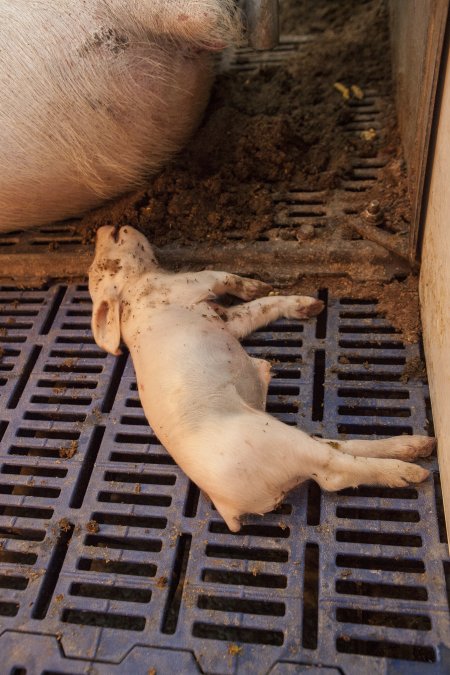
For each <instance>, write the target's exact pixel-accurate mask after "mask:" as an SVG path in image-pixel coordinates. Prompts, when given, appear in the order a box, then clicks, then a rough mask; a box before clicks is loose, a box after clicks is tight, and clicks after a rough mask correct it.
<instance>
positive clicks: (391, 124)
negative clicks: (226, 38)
mask: <svg viewBox="0 0 450 675" xmlns="http://www.w3.org/2000/svg"><path fill="white" fill-rule="evenodd" d="M281 7H282V29H283V31H284V32H285V33H294V34H303V33H308V34H309V35H310V36H313V37H314V36H317V40H316V39H313V40H311V41H310V42H306V43H305V44H302V45H301V46H300V47H299V49H298V50H297V51H293V52H292V55H291V56H290V57H289V58H287V59H286V61H285V62H283V65H276V66H275V65H263V66H260V67H259V68H258V69H256V70H254V71H246V70H243V71H242V70H232V71H230V72H226V73H222V74H220V75H218V77H217V79H216V82H215V85H214V89H213V93H212V97H211V101H210V105H209V107H208V110H207V111H206V114H205V117H204V121H203V124H202V126H201V128H200V129H199V130H198V132H197V133H196V134H195V136H194V137H193V139H192V140H191V142H190V143H189V145H188V146H187V147H186V148H185V149H184V150H183V151H182V152H181V153H180V154H179V155H177V156H176V157H175V158H174V160H173V161H172V163H171V164H170V165H169V166H166V167H165V168H164V169H163V170H162V171H161V172H160V173H159V174H158V175H156V176H154V177H152V178H149V180H148V184H147V185H146V186H145V187H144V188H143V189H142V190H139V191H137V192H135V193H133V194H130V195H127V196H125V197H122V198H120V199H118V200H117V201H116V202H115V203H112V204H108V205H107V206H105V207H103V208H102V209H99V210H97V211H95V212H92V213H90V214H88V215H87V216H86V217H85V218H84V219H83V221H82V222H81V225H80V226H79V229H80V234H81V236H82V238H83V239H84V241H90V240H91V239H92V237H93V234H94V232H95V229H96V228H97V227H98V226H100V225H104V224H114V225H125V224H129V225H133V226H137V227H139V228H140V229H141V230H142V231H143V232H145V234H147V236H148V237H149V239H150V242H151V243H152V244H155V245H156V246H164V245H168V244H171V243H176V244H177V245H186V244H199V243H203V242H210V243H211V244H220V243H224V242H226V241H230V240H247V241H253V240H258V239H267V238H270V236H268V235H267V234H266V233H268V232H269V233H270V232H271V231H273V228H274V224H275V222H276V220H277V214H279V213H280V211H281V210H282V206H280V205H277V200H276V199H274V195H277V194H278V193H281V194H282V193H283V192H285V191H286V190H288V189H292V188H293V187H297V188H301V189H302V190H314V191H325V193H327V192H329V191H331V190H333V189H335V188H336V187H338V186H339V185H340V183H341V181H342V180H345V179H346V178H349V177H351V171H352V164H351V160H352V158H354V157H355V156H356V155H358V154H362V155H364V156H367V157H375V156H377V154H378V153H380V152H382V154H383V156H384V158H385V160H386V162H387V164H386V168H385V169H384V170H383V171H384V173H385V174H386V176H385V178H386V180H387V181H388V182H389V185H388V186H387V187H384V184H385V181H384V180H379V181H377V184H376V185H375V186H374V188H373V190H372V191H369V192H366V193H364V194H358V193H354V194H352V195H351V205H352V207H353V208H354V210H355V211H359V210H363V208H364V205H365V204H367V202H368V200H370V199H372V198H377V199H380V200H381V201H382V203H383V205H384V206H385V213H386V223H385V226H386V227H387V229H390V230H394V231H398V229H400V230H401V229H404V228H407V226H408V220H409V211H408V208H409V203H408V200H407V199H406V197H405V194H406V193H405V180H404V169H403V164H402V160H401V155H400V154H399V149H398V147H399V146H398V137H397V133H396V129H395V114H394V110H393V107H392V106H390V104H387V110H386V111H385V115H384V117H385V120H384V124H383V129H382V131H380V132H376V133H375V136H374V138H372V139H370V140H364V138H363V137H362V136H361V135H360V134H358V133H355V134H348V133H346V132H345V124H346V122H348V121H349V120H350V119H351V116H352V114H353V108H352V104H353V103H355V98H354V97H353V99H352V97H350V99H349V100H345V99H344V98H343V96H342V94H341V93H340V92H339V91H338V90H337V89H336V88H335V85H336V83H344V84H345V86H347V87H351V85H356V87H357V88H358V89H357V90H360V91H361V92H362V94H363V96H364V92H365V91H366V90H377V92H379V94H380V95H384V94H387V93H389V92H391V90H392V84H391V79H390V63H389V44H388V31H387V15H386V9H385V4H384V2H382V0H369V1H368V2H361V1H360V0H346V1H345V2H342V0H302V2H295V1H294V0H292V1H289V2H283V3H282V5H281ZM283 17H284V18H283ZM398 223H400V224H399V225H398ZM333 227H335V225H331V230H332V228H333ZM331 234H332V231H330V229H328V230H326V229H325V230H324V231H323V232H322V235H321V236H330V235H331ZM292 236H293V235H292ZM293 237H294V236H293Z"/></svg>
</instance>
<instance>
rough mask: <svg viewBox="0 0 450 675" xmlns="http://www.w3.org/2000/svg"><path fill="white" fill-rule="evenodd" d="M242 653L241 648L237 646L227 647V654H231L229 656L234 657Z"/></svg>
mask: <svg viewBox="0 0 450 675" xmlns="http://www.w3.org/2000/svg"><path fill="white" fill-rule="evenodd" d="M241 651H242V647H239V646H238V645H228V653H229V654H231V656H236V655H237V654H240V653H241Z"/></svg>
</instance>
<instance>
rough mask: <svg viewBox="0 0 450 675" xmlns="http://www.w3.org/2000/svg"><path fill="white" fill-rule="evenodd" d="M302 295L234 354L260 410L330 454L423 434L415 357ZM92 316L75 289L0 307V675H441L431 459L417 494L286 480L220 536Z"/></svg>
mask: <svg viewBox="0 0 450 675" xmlns="http://www.w3.org/2000/svg"><path fill="white" fill-rule="evenodd" d="M319 295H320V297H321V298H322V299H324V300H326V301H327V300H328V302H327V310H326V312H324V313H323V314H322V315H321V316H319V317H318V318H317V320H312V321H309V322H305V323H301V322H295V321H280V322H277V323H275V324H272V325H271V326H270V327H269V328H268V329H266V330H262V331H258V332H257V333H254V334H253V335H252V336H251V337H250V338H248V339H247V340H246V342H245V345H246V348H247V349H248V351H249V352H250V353H251V354H254V355H257V356H263V357H265V358H269V359H270V360H271V361H272V363H273V373H274V379H273V381H272V383H271V386H270V391H269V399H268V410H269V411H270V412H271V413H273V414H274V415H276V416H277V417H279V418H280V419H281V420H283V421H285V422H286V423H288V424H293V425H295V424H298V425H299V426H301V427H302V428H303V429H305V430H307V431H309V432H311V433H314V434H319V435H322V436H324V437H330V438H332V437H334V436H338V435H345V436H347V437H360V436H372V435H374V434H376V435H378V436H382V435H395V434H401V433H411V432H413V433H427V432H428V430H429V429H430V424H429V418H430V412H429V401H428V398H427V397H428V393H427V388H426V386H425V385H424V384H423V383H422V382H421V381H419V380H409V381H407V378H406V377H405V364H407V363H408V362H409V361H410V360H411V359H417V358H418V357H420V354H419V350H418V347H417V345H406V344H404V343H403V342H402V339H401V335H399V334H398V333H397V332H396V331H395V329H393V328H392V326H390V325H389V324H388V323H387V322H386V320H385V319H383V318H382V317H381V316H379V315H378V314H377V303H376V300H375V299H373V298H367V299H366V300H355V299H352V298H328V297H327V292H326V290H325V289H322V290H320V291H319ZM90 310H91V308H90V300H89V296H88V292H87V289H86V287H85V286H69V287H64V286H55V287H52V288H49V289H45V290H35V291H20V290H18V289H14V288H3V289H0V345H1V351H0V354H1V359H0V436H1V450H0V653H1V655H2V665H1V666H0V672H1V673H6V674H7V675H12V674H14V675H31V674H33V675H34V674H36V675H44V674H45V675H56V674H57V673H66V674H68V673H70V674H71V675H81V674H82V673H83V674H86V673H99V674H102V675H103V674H106V673H108V674H109V673H121V674H125V673H127V674H128V673H133V674H134V673H136V674H141V673H142V674H146V675H147V674H148V675H150V674H154V673H158V674H161V673H163V674H165V673H173V672H177V671H178V672H180V673H183V674H190V673H197V672H203V673H211V674H224V675H225V674H229V673H236V674H238V673H239V674H240V673H242V674H257V675H260V674H263V673H271V674H275V673H276V674H277V675H288V674H289V675H291V674H292V673H301V672H308V673H314V674H317V673H324V674H325V675H327V674H329V675H331V674H332V673H345V674H347V675H361V674H364V673H371V675H372V674H375V673H376V674H380V675H381V674H386V675H388V674H389V675H394V674H395V673H406V672H408V674H409V675H415V674H417V675H419V674H420V675H422V674H423V673H425V674H427V673H448V672H450V657H449V646H450V623H449V618H450V617H449V606H448V593H449V591H448V590H447V586H448V585H449V584H450V560H449V557H448V550H447V544H446V541H445V527H444V522H443V515H442V507H441V502H440V488H439V477H438V473H437V464H436V461H435V460H431V461H430V460H427V461H426V465H427V466H431V468H432V469H433V471H434V481H433V480H429V481H428V482H427V483H425V484H423V485H421V486H419V487H418V488H417V489H416V488H414V487H411V488H405V489H384V488H383V489H381V488H360V489H358V490H347V491H345V492H343V493H339V494H333V495H331V494H323V493H322V494H321V493H320V490H319V489H318V487H317V486H316V485H315V484H314V483H310V484H306V485H304V486H302V487H300V488H298V489H297V490H296V491H294V492H293V493H292V494H290V495H289V496H288V500H287V501H286V503H285V504H283V505H282V506H281V507H280V508H279V509H278V511H277V512H275V513H272V514H269V515H267V516H265V517H264V518H251V519H250V518H249V519H248V520H247V524H246V525H245V527H244V528H243V529H242V531H241V533H239V534H238V535H233V534H231V533H230V532H229V531H228V530H227V528H226V526H225V525H224V523H223V522H222V520H221V519H220V518H219V517H218V514H217V512H215V510H214V509H213V508H212V507H211V504H210V503H208V501H207V500H206V499H205V498H204V497H203V496H202V495H200V494H199V492H198V490H197V488H196V487H195V486H194V485H192V484H191V483H190V482H189V480H188V479H187V478H186V477H185V476H184V474H183V473H182V472H181V471H180V470H179V469H178V467H177V466H176V465H174V463H173V462H172V460H171V458H170V457H169V456H168V455H167V453H166V452H165V450H164V449H163V447H162V446H161V445H160V444H159V443H158V441H157V439H156V438H155V436H154V435H153V434H152V431H151V429H150V428H149V427H148V425H147V423H146V420H145V418H144V416H143V413H142V409H141V407H140V403H139V399H138V394H137V390H136V381H135V378H134V372H133V368H132V364H131V362H130V359H129V358H128V357H127V355H126V354H125V355H123V356H121V357H119V358H114V357H112V356H109V355H106V354H105V353H103V352H101V351H100V350H99V349H98V348H97V347H96V345H95V343H94V341H93V338H92V335H91V331H90V325H89V324H90ZM427 417H428V420H427ZM446 584H447V585H446ZM311 666H315V669H312V670H311Z"/></svg>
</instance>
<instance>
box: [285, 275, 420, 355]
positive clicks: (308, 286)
mask: <svg viewBox="0 0 450 675" xmlns="http://www.w3.org/2000/svg"><path fill="white" fill-rule="evenodd" d="M317 288H327V289H328V293H329V295H330V297H335V298H343V297H351V298H353V299H361V300H374V301H375V302H376V304H377V311H378V313H379V314H380V315H381V316H384V317H386V319H387V320H388V321H389V323H390V324H391V325H392V326H393V327H394V328H396V329H397V330H398V331H400V333H401V337H402V339H403V341H404V342H407V343H415V342H417V341H418V339H419V335H420V307H419V290H418V278H417V277H416V276H414V275H412V274H411V275H410V276H408V277H406V279H404V280H402V281H400V280H393V281H391V282H388V283H381V282H379V281H373V280H369V281H367V282H355V281H352V280H351V279H348V278H344V277H331V278H330V277H328V276H322V277H321V276H317V277H309V276H308V277H303V278H300V279H299V280H298V281H297V282H296V283H295V284H292V285H290V286H288V287H286V288H283V290H282V293H283V295H288V294H290V293H299V294H301V295H309V294H311V295H314V294H315V293H316V292H317Z"/></svg>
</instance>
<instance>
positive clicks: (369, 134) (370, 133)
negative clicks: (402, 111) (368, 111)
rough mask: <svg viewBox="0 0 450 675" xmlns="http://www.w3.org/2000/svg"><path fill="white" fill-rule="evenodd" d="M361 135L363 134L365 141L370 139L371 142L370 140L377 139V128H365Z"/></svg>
mask: <svg viewBox="0 0 450 675" xmlns="http://www.w3.org/2000/svg"><path fill="white" fill-rule="evenodd" d="M360 135H361V138H362V139H363V141H369V142H370V141H374V140H375V139H376V137H377V132H376V131H375V129H372V128H371V129H364V130H363V131H361V134H360Z"/></svg>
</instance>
